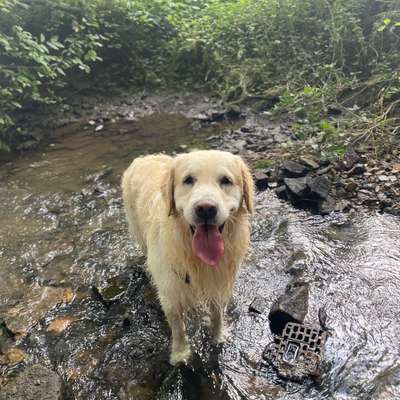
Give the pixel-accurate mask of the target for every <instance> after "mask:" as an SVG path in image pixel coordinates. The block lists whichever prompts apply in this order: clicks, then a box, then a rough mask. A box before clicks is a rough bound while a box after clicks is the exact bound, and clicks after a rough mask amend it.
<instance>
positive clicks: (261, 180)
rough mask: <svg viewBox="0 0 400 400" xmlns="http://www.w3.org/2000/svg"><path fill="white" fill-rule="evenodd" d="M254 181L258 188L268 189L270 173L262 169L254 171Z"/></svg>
mask: <svg viewBox="0 0 400 400" xmlns="http://www.w3.org/2000/svg"><path fill="white" fill-rule="evenodd" d="M254 181H255V184H256V187H257V189H258V190H265V189H268V181H269V178H268V175H267V174H265V173H264V172H261V171H256V172H255V173H254Z"/></svg>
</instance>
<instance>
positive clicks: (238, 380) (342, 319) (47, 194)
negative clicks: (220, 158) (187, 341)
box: [0, 114, 400, 400]
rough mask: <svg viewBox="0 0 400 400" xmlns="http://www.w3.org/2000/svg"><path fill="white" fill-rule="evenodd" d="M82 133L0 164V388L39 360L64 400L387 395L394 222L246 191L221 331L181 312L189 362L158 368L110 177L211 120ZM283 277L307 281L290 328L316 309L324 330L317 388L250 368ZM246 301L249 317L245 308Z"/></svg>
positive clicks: (397, 301)
mask: <svg viewBox="0 0 400 400" xmlns="http://www.w3.org/2000/svg"><path fill="white" fill-rule="evenodd" d="M85 126H86V125H85ZM83 128H84V125H82V124H75V125H70V126H68V127H66V128H63V129H64V131H65V132H64V135H62V136H59V138H58V139H57V140H55V139H54V141H53V143H51V144H50V145H49V146H46V147H43V148H42V149H41V150H39V151H36V152H34V153H31V154H28V155H25V156H23V157H21V158H17V159H15V160H14V161H12V162H9V163H7V164H3V165H2V166H1V169H0V182H1V185H0V204H1V207H0V220H1V225H0V320H1V321H0V322H4V324H5V326H6V327H7V332H9V337H7V335H4V334H3V335H0V348H1V350H2V351H0V353H1V352H3V353H4V354H6V353H7V351H8V349H10V348H18V349H19V350H20V352H19V353H17V354H19V357H17V360H15V359H14V360H11V361H10V360H9V363H8V364H7V363H5V362H4V361H3V365H2V366H1V365H0V368H1V370H0V372H2V373H3V380H0V385H2V386H3V388H6V389H5V391H4V390H2V391H3V393H6V392H7V390H8V392H7V393H16V392H15V390H14V392H12V391H10V390H9V388H10V387H11V386H12V385H13V380H14V379H15V377H17V376H18V374H20V372H21V370H23V368H24V367H25V366H26V365H30V364H36V363H40V364H42V365H44V366H46V367H47V368H49V369H51V370H53V371H55V372H56V373H57V374H58V375H59V376H60V377H61V379H62V382H63V385H62V393H63V397H64V398H65V399H69V398H71V399H73V398H75V399H85V400H89V399H98V400H102V399H110V400H111V399H122V400H124V399H140V400H141V399H143V400H147V399H292V400H294V399H299V400H300V399H382V400H383V399H398V398H400V220H399V218H397V217H394V216H389V215H380V214H377V213H369V212H365V213H359V214H352V215H349V214H347V215H343V214H335V215H331V216H328V217H320V216H313V215H310V214H309V213H307V212H304V211H299V210H295V209H293V208H292V207H291V206H290V205H288V204H286V203H283V202H281V201H280V200H278V199H277V198H276V196H275V195H274V194H273V193H272V192H263V193H260V194H258V196H257V211H256V213H255V215H254V217H253V220H252V225H253V234H252V245H251V251H250V253H249V256H248V258H247V260H246V262H245V264H244V265H243V269H242V271H241V273H240V276H239V278H238V280H237V284H236V287H235V291H234V297H233V300H232V304H231V305H230V307H229V310H228V313H227V319H228V325H229V340H228V342H227V343H226V344H225V345H224V346H223V347H222V348H221V349H218V348H214V347H212V346H210V345H209V340H208V338H207V331H206V330H205V329H204V328H202V327H200V326H199V324H198V322H199V321H198V318H196V317H195V316H194V317H193V318H191V321H190V331H191V338H192V341H193V348H194V349H195V352H196V356H195V358H194V361H193V365H194V367H193V368H176V369H173V368H172V367H170V366H169V365H168V362H167V360H168V345H169V332H168V327H167V325H166V323H165V321H164V317H163V314H162V312H161V310H160V307H159V305H158V303H157V299H156V297H155V294H154V290H153V289H152V287H151V285H150V283H149V281H148V279H147V278H146V276H145V274H144V273H143V269H142V264H143V262H144V261H143V257H142V255H141V254H140V253H139V252H138V250H137V249H136V247H135V246H134V245H133V244H132V243H131V240H130V239H129V237H128V234H127V229H126V223H125V220H124V215H123V212H122V209H121V193H120V189H119V182H120V177H121V172H122V171H123V169H124V168H126V167H127V166H128V164H129V163H130V162H131V160H132V159H133V158H134V157H136V156H138V155H140V154H145V153H150V152H157V151H167V152H169V153H170V152H173V151H183V150H185V149H187V148H190V147H198V146H203V144H204V143H206V141H205V138H207V137H208V136H210V135H215V134H218V132H219V131H221V130H222V129H223V128H226V126H224V124H220V125H218V126H213V127H208V128H201V129H194V128H193V126H192V121H191V120H189V119H186V118H184V117H182V116H178V115H164V114H159V115H153V116H148V117H144V118H143V119H141V120H139V121H136V122H125V123H117V124H114V125H112V126H111V125H106V126H105V129H104V130H103V131H102V132H101V134H99V135H95V132H94V128H93V127H89V129H86V128H87V126H86V128H85V129H86V130H84V129H83ZM293 274H297V275H301V277H302V279H304V280H306V281H307V282H308V283H309V287H310V298H309V313H308V315H307V318H306V322H309V323H314V324H315V323H317V322H318V310H319V309H320V308H321V307H323V308H324V309H325V311H326V313H327V315H328V322H327V323H328V325H329V327H330V328H331V329H332V330H333V334H332V336H331V337H330V338H329V340H328V342H327V346H326V352H325V365H324V373H323V375H322V377H321V379H320V380H319V381H318V382H314V381H311V380H310V381H305V382H303V383H292V382H285V381H283V380H281V379H280V378H278V377H277V375H276V373H275V371H274V370H273V369H272V368H271V367H269V366H268V365H265V364H263V363H262V358H261V355H262V352H263V350H264V348H265V346H266V345H267V344H268V343H269V342H271V340H272V335H271V332H270V329H269V325H268V308H269V307H270V306H271V305H272V303H273V301H274V300H275V299H276V298H277V297H278V296H279V295H280V294H281V293H282V292H283V291H284V290H285V287H286V285H287V284H288V282H289V281H290V280H291V279H292V276H293ZM257 296H259V297H263V298H264V299H265V300H266V304H267V307H266V309H265V311H264V312H263V313H262V314H254V313H250V312H249V304H250V303H251V301H252V300H253V299H254V298H255V297H257ZM14 335H15V336H14ZM12 361H15V362H14V363H13V362H12ZM16 361H18V362H16ZM0 364H1V363H0ZM7 388H8V389H7ZM3 396H4V394H3ZM0 398H1V395H0ZM8 398H9V399H10V400H11V399H12V398H13V397H12V395H11V396H10V395H9V397H8ZM15 398H17V397H15Z"/></svg>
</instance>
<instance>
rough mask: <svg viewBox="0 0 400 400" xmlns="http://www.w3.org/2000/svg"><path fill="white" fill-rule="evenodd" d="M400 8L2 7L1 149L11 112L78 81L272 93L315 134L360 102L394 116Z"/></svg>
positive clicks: (212, 1) (126, 3)
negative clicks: (333, 115) (337, 108)
mask: <svg viewBox="0 0 400 400" xmlns="http://www.w3.org/2000/svg"><path fill="white" fill-rule="evenodd" d="M399 8H400V7H399V4H398V0H386V1H380V0H335V1H326V0H303V1H298V0H175V1H173V0H93V1H89V0H52V1H50V0H3V1H2V2H0V27H1V28H0V139H1V138H2V139H3V143H5V142H7V143H10V142H11V140H10V139H11V132H14V131H13V130H12V129H10V128H12V125H13V118H14V116H15V115H16V114H17V111H18V109H19V108H20V107H23V106H25V105H27V104H30V103H34V104H37V103H45V104H47V103H51V102H54V101H58V100H59V97H58V96H59V93H60V92H59V88H60V87H62V86H65V85H68V82H70V81H71V80H72V79H75V80H76V79H77V78H76V77H78V79H80V78H81V75H79V73H86V74H90V79H93V80H95V81H96V82H101V83H103V82H114V81H118V80H120V81H121V82H124V84H126V82H127V81H128V82H130V83H131V85H133V86H136V87H137V86H149V85H151V86H174V85H176V86H178V85H179V86H182V84H187V85H190V86H192V87H198V86H207V87H208V88H209V89H212V90H214V91H216V92H217V93H219V94H220V95H221V96H223V98H224V99H225V100H226V101H236V102H240V101H243V100H245V99H247V98H252V97H257V98H263V96H265V97H267V96H268V94H269V93H271V90H273V89H275V88H278V89H279V92H280V93H281V102H280V104H279V105H278V107H277V108H279V109H280V110H282V109H284V110H286V111H289V112H292V113H294V114H298V113H305V114H306V116H307V118H309V119H310V120H315V122H316V123H318V121H319V119H320V117H321V116H320V115H319V114H321V115H323V114H324V113H325V112H326V110H327V109H328V107H329V105H330V104H331V103H335V102H338V101H348V97H349V96H347V95H348V94H349V93H350V94H351V96H353V95H356V94H357V93H358V92H357V91H359V92H360V93H361V97H363V101H364V104H362V106H370V105H373V106H374V107H375V109H376V112H378V110H377V108H380V109H379V112H382V113H383V112H386V111H387V107H391V108H390V115H393V114H394V113H396V112H398V108H399V107H398V104H399V101H398V100H399V99H400V79H399V78H400V9H399ZM366 91H367V92H368V93H369V94H368V96H365V93H366ZM351 96H350V97H351ZM361 97H360V98H361ZM384 107H386V108H385V109H384V110H383V108H384ZM387 115H389V114H387Z"/></svg>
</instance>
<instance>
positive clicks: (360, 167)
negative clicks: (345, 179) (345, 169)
mask: <svg viewBox="0 0 400 400" xmlns="http://www.w3.org/2000/svg"><path fill="white" fill-rule="evenodd" d="M366 170H367V169H366V167H365V165H364V164H356V165H355V166H354V167H353V168H352V169H351V170H350V171H349V175H362V174H363V173H364V172H365V171H366Z"/></svg>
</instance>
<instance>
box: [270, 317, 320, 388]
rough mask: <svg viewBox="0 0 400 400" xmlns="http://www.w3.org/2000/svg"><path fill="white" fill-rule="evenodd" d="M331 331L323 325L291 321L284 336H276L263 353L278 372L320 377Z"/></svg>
mask: <svg viewBox="0 0 400 400" xmlns="http://www.w3.org/2000/svg"><path fill="white" fill-rule="evenodd" d="M326 338H327V333H326V332H325V331H323V330H322V329H320V328H315V327H312V326H308V325H302V324H297V323H293V322H289V323H287V324H286V326H285V329H284V330H283V333H282V335H276V336H275V337H274V341H273V342H272V343H270V344H269V345H268V346H267V347H266V349H265V351H264V354H263V358H264V359H265V360H266V361H268V362H269V363H270V364H272V365H273V366H274V367H275V368H276V369H277V371H278V374H279V375H280V376H282V377H284V378H287V379H293V380H301V379H303V378H305V377H306V376H314V377H316V376H318V375H319V374H320V364H321V360H322V355H323V351H324V345H325V342H326Z"/></svg>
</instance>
